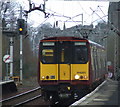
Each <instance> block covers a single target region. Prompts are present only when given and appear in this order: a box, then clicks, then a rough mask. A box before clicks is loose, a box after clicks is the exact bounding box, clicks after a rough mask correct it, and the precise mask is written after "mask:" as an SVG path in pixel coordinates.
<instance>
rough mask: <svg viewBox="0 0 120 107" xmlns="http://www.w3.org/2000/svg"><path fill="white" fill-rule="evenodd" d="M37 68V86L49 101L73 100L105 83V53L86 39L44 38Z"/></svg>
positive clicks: (99, 46) (40, 46) (40, 47)
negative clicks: (85, 91) (66, 98)
mask: <svg viewBox="0 0 120 107" xmlns="http://www.w3.org/2000/svg"><path fill="white" fill-rule="evenodd" d="M38 66H39V67H38V82H39V85H40V86H41V87H42V92H43V95H44V96H45V97H46V99H50V98H53V97H55V99H59V98H62V97H63V96H64V97H70V96H71V97H74V94H79V93H80V92H79V91H81V92H82V91H83V90H86V89H88V90H89V89H91V87H94V86H95V85H96V84H97V83H100V81H103V80H104V79H105V74H106V51H105V48H104V47H103V46H101V45H99V44H97V43H95V42H92V41H89V40H87V39H83V38H78V37H50V38H45V39H43V40H41V41H40V44H39V63H38ZM51 96H52V97H51ZM78 96H79V95H78Z"/></svg>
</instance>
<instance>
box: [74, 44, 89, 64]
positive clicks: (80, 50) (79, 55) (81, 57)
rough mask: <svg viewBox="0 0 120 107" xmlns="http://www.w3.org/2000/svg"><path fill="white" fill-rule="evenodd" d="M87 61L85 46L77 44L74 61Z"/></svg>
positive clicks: (82, 62)
mask: <svg viewBox="0 0 120 107" xmlns="http://www.w3.org/2000/svg"><path fill="white" fill-rule="evenodd" d="M87 61H88V52H87V47H86V46H79V47H76V48H75V57H74V63H81V64H84V63H87Z"/></svg>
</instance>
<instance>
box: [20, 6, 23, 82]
mask: <svg viewBox="0 0 120 107" xmlns="http://www.w3.org/2000/svg"><path fill="white" fill-rule="evenodd" d="M20 19H22V7H21V6H20ZM22 38H23V35H20V83H21V84H22V80H23V59H22V58H23V46H22V44H23V43H22Z"/></svg>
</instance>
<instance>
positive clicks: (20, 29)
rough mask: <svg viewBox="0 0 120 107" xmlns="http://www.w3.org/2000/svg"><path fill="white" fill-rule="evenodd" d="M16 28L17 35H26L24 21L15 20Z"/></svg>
mask: <svg viewBox="0 0 120 107" xmlns="http://www.w3.org/2000/svg"><path fill="white" fill-rule="evenodd" d="M17 26H18V34H19V35H24V34H25V33H26V26H25V20H24V19H18V20H17Z"/></svg>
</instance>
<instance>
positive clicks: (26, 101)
mask: <svg viewBox="0 0 120 107" xmlns="http://www.w3.org/2000/svg"><path fill="white" fill-rule="evenodd" d="M40 97H42V95H41V94H40V95H38V96H35V97H33V98H30V99H28V100H25V101H23V102H20V103H18V104H16V105H15V106H13V107H16V106H20V105H23V104H25V103H28V102H30V101H33V100H35V99H37V98H40Z"/></svg>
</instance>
